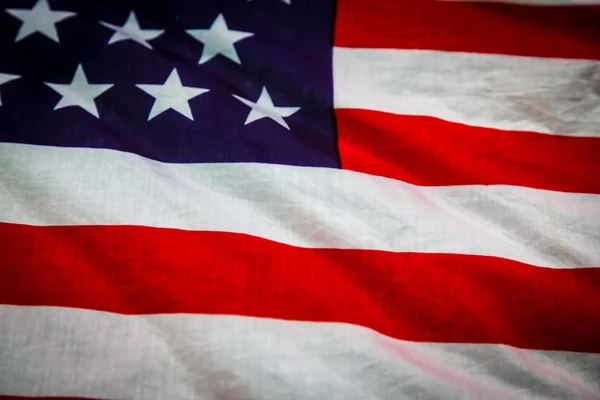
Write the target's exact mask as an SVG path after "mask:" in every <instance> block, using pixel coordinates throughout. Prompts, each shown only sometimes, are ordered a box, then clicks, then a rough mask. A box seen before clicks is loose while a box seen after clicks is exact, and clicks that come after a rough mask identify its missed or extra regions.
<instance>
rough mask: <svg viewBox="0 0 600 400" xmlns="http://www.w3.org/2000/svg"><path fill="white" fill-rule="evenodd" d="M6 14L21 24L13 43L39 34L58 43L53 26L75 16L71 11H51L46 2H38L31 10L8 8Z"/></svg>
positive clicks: (44, 0)
mask: <svg viewBox="0 0 600 400" xmlns="http://www.w3.org/2000/svg"><path fill="white" fill-rule="evenodd" d="M6 12H7V13H9V14H10V15H12V16H13V17H15V18H17V19H19V20H21V21H22V22H23V24H22V25H21V28H19V33H17V38H16V39H15V42H18V41H19V40H22V39H25V38H26V37H27V36H30V35H33V34H34V33H36V32H39V33H41V34H43V35H45V36H47V37H48V38H50V39H52V40H54V41H55V42H56V43H59V42H60V41H59V40H58V32H57V31H56V26H55V25H56V24H57V23H58V22H60V21H62V20H64V19H66V18H69V17H72V16H73V15H75V13H74V12H71V11H52V10H51V9H50V6H49V5H48V0H39V1H38V2H37V3H36V4H35V6H33V8H31V9H21V8H8V9H6Z"/></svg>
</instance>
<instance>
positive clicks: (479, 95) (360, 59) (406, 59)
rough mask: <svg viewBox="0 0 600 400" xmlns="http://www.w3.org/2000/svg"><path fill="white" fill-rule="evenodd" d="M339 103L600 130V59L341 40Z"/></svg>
mask: <svg viewBox="0 0 600 400" xmlns="http://www.w3.org/2000/svg"><path fill="white" fill-rule="evenodd" d="M333 65H334V74H333V76H334V95H335V107H336V108H360V109H366V110H377V111H384V112H389V113H394V114H402V115H422V116H431V117H437V118H440V119H444V120H447V121H452V122H458V123H463V124H467V125H473V126H481V127H488V128H498V129H504V130H513V131H515V130H516V131H533V132H541V133H551V134H562V135H572V136H592V137H600V86H599V83H600V62H597V61H587V60H563V59H551V58H535V57H516V56H502V55H491V54H476V53H459V52H443V51H426V50H397V49H350V48H335V49H334V52H333Z"/></svg>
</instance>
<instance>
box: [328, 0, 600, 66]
mask: <svg viewBox="0 0 600 400" xmlns="http://www.w3.org/2000/svg"><path fill="white" fill-rule="evenodd" d="M337 9H338V11H337V19H336V29H335V45H336V46H341V47H360V48H399V49H431V50H447V51H468V52H479V53H497V54H512V55H527V56H537V57H564V58H589V59H600V46H599V45H598V38H600V24H599V23H598V21H600V7H598V6H586V7H582V6H578V7H539V6H538V7H534V6H523V5H511V4H489V3H461V2H442V1H434V0H370V1H365V0H340V1H338V7H337Z"/></svg>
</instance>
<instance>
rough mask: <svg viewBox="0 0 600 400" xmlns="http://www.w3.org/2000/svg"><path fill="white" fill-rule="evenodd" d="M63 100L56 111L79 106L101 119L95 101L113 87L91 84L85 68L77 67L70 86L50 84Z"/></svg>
mask: <svg viewBox="0 0 600 400" xmlns="http://www.w3.org/2000/svg"><path fill="white" fill-rule="evenodd" d="M45 83H46V85H48V86H50V87H51V88H52V89H53V90H54V91H55V92H57V93H58V94H60V95H61V96H62V98H61V99H60V101H59V102H58V103H57V104H56V106H55V107H54V109H55V110H58V109H60V108H65V107H71V106H77V107H81V108H83V109H84V110H85V111H87V112H89V113H90V114H92V115H93V116H94V117H96V118H100V116H99V114H98V108H97V107H96V103H95V102H94V99H95V98H96V97H98V96H100V95H101V94H102V93H104V92H106V91H107V90H108V89H110V88H111V87H113V86H114V85H111V84H90V83H88V80H87V78H86V76H85V73H84V72H83V67H82V66H81V64H80V65H78V66H77V70H76V71H75V75H74V76H73V80H72V81H71V83H69V84H64V83H48V82H45Z"/></svg>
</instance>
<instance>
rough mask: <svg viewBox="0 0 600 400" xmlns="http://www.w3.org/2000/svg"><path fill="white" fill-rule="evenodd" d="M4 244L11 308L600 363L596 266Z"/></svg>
mask: <svg viewBox="0 0 600 400" xmlns="http://www.w3.org/2000/svg"><path fill="white" fill-rule="evenodd" d="M0 237H2V238H4V239H3V243H2V246H3V249H2V252H0V265H2V268H1V269H0V303H3V304H14V305H48V306H68V307H80V308H87V309H96V310H105V311H111V312H117V313H124V314H146V313H208V314H237V315H247V316H256V317H272V318H281V319H291V320H308V321H331V322H345V323H351V324H357V325H362V326H366V327H370V328H373V329H375V330H377V331H379V332H381V333H384V334H387V335H389V336H392V337H396V338H399V339H406V340H416V341H429V342H468V343H504V344H509V345H514V346H518V347H523V348H532V349H555V350H573V351H582V352H596V353H600V341H598V337H600V269H571V270H558V269H549V268H539V267H533V266H529V265H525V264H520V263H517V262H513V261H509V260H505V259H500V258H492V257H480V256H462V255H450V254H413V253H389V252H381V251H365V250H337V249H305V248H297V247H292V246H288V245H283V244H278V243H274V242H270V241H267V240H264V239H259V238H255V237H250V236H246V235H240V234H232V233H217V232H193V231H178V230H170V229H158V228H148V227H126V226H120V227H114V226H107V227H103V226H76V227H75V226H72V227H31V226H23V225H11V224H0Z"/></svg>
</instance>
